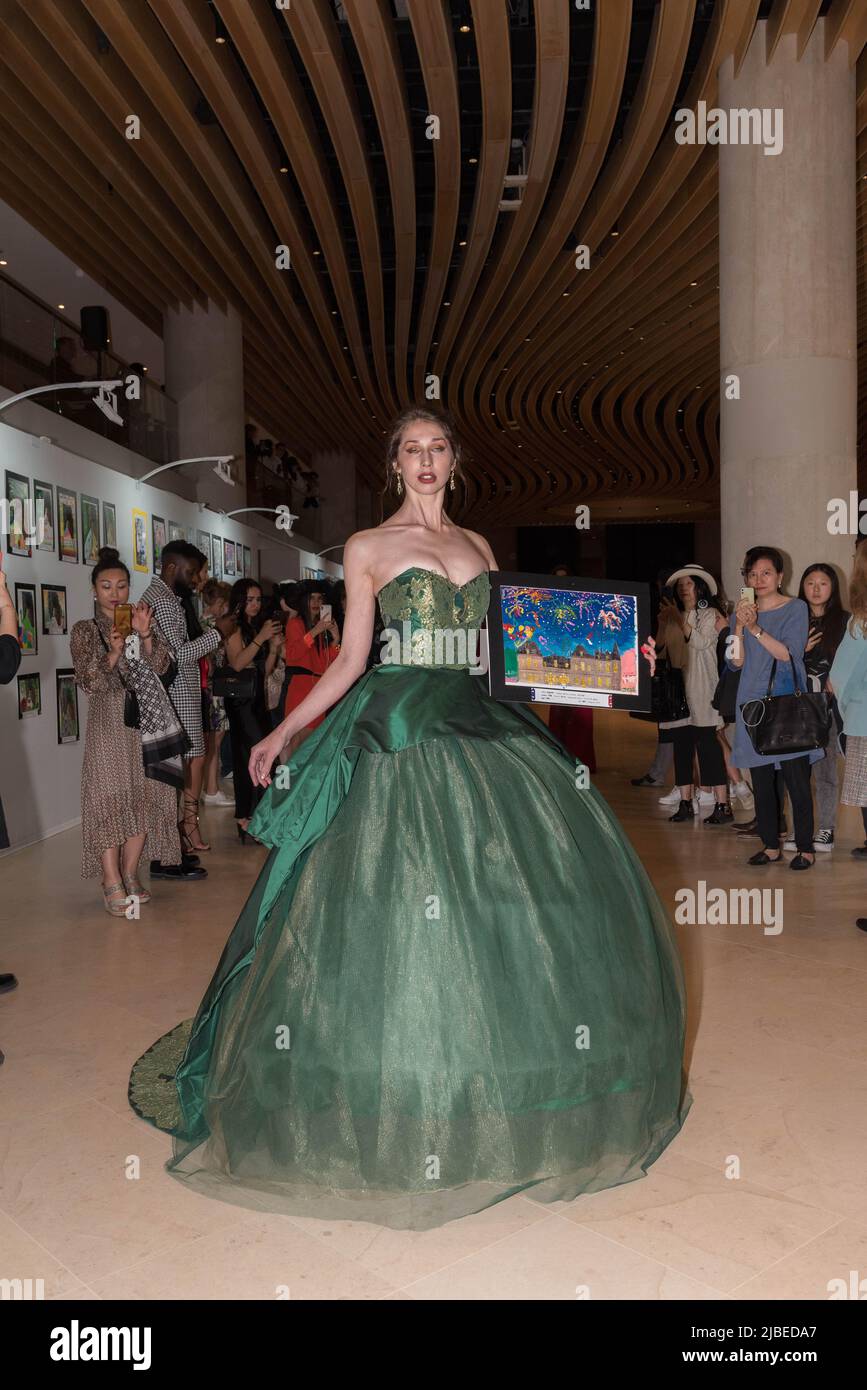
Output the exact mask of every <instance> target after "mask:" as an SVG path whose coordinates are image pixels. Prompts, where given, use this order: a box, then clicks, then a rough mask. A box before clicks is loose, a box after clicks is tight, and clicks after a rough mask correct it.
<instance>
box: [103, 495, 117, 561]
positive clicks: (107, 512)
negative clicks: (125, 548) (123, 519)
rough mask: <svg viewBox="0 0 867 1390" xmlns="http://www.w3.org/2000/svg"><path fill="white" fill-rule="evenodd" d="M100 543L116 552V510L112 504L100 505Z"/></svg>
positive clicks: (104, 503)
mask: <svg viewBox="0 0 867 1390" xmlns="http://www.w3.org/2000/svg"><path fill="white" fill-rule="evenodd" d="M102 543H103V545H110V546H111V548H112V550H117V548H118V546H117V508H116V507H115V505H114V503H113V502H103V504H102Z"/></svg>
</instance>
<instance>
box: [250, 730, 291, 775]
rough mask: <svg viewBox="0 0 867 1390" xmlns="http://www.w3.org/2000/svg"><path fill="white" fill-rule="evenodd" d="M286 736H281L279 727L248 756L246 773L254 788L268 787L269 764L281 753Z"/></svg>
mask: <svg viewBox="0 0 867 1390" xmlns="http://www.w3.org/2000/svg"><path fill="white" fill-rule="evenodd" d="M286 742H287V740H286V736H285V735H284V734H281V732H280V727H279V725H278V726H277V728H276V729H275V730H274V732H273V733H272V734H269V735H268V737H267V738H263V739H262V742H261V743H257V744H256V745H255V747H254V748H253V751H252V752H251V754H250V761H249V763H248V764H247V771H248V772H249V774H250V781H251V782H252V783H253V786H254V787H270V785H271V764H272V763H273V762H274V759H275V758H279V756H280V754H281V753H282V752H283V747H284V744H285V743H286Z"/></svg>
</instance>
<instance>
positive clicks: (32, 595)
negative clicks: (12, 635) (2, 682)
mask: <svg viewBox="0 0 867 1390" xmlns="http://www.w3.org/2000/svg"><path fill="white" fill-rule="evenodd" d="M15 611H16V613H17V614H18V641H19V642H20V643H21V655H22V656H36V653H37V652H38V650H39V638H38V636H37V627H36V585H35V584H16V585H15Z"/></svg>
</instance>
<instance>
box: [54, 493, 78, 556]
mask: <svg viewBox="0 0 867 1390" xmlns="http://www.w3.org/2000/svg"><path fill="white" fill-rule="evenodd" d="M57 545H58V552H59V555H60V558H61V560H68V561H69V562H70V563H71V564H73V565H77V564H78V493H77V492H69V491H67V489H66V488H64V487H61V486H60V484H59V483H58V484H57Z"/></svg>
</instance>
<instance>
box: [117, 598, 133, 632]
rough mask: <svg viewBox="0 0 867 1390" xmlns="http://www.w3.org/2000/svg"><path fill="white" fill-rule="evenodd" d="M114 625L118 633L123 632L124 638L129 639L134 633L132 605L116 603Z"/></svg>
mask: <svg viewBox="0 0 867 1390" xmlns="http://www.w3.org/2000/svg"><path fill="white" fill-rule="evenodd" d="M114 625H115V627H116V628H117V630H118V632H122V633H123V635H124V637H129V634H130V633H131V632H132V604H131V603H116V604H115V605H114Z"/></svg>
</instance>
